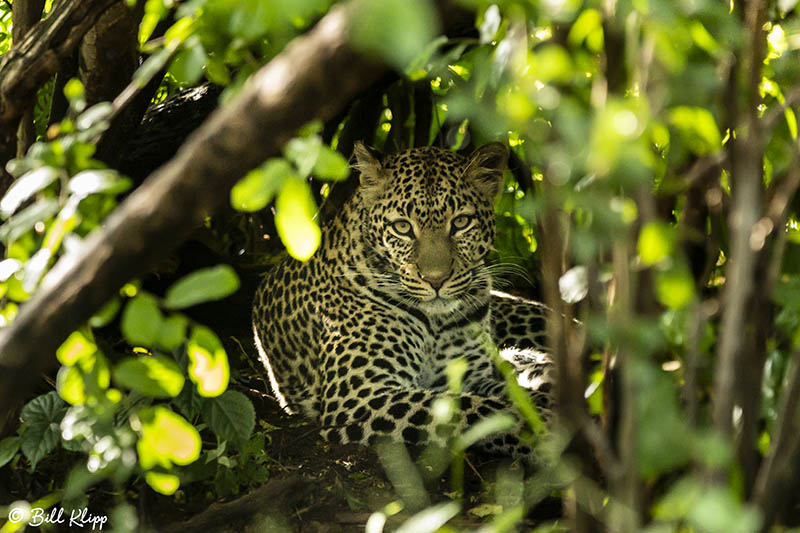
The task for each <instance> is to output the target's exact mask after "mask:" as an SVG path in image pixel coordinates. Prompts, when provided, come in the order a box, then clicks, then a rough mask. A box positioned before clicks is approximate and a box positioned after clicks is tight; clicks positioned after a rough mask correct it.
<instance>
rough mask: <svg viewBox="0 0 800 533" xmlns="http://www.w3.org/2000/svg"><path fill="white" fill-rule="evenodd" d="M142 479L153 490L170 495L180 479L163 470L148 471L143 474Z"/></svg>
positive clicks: (178, 485)
mask: <svg viewBox="0 0 800 533" xmlns="http://www.w3.org/2000/svg"><path fill="white" fill-rule="evenodd" d="M144 480H145V481H146V482H147V484H148V485H150V488H152V489H153V490H154V491H156V492H158V493H160V494H164V495H165V496H171V495H172V494H174V493H175V491H176V490H178V487H180V486H181V480H180V478H179V477H178V476H175V475H173V474H165V473H163V472H148V473H146V474H145V475H144Z"/></svg>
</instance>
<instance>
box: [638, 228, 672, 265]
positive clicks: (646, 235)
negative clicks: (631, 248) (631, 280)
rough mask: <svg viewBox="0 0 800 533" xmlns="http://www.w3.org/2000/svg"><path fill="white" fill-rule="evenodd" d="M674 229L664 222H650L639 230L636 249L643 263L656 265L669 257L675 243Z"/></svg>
mask: <svg viewBox="0 0 800 533" xmlns="http://www.w3.org/2000/svg"><path fill="white" fill-rule="evenodd" d="M673 241H674V239H673V230H672V228H670V227H669V226H668V225H667V224H664V223H663V222H649V223H647V224H646V225H645V226H644V227H643V228H642V231H640V232H639V241H638V243H637V244H636V251H637V253H638V254H639V258H640V259H641V261H642V264H644V265H646V266H651V265H655V264H656V263H660V262H661V261H663V260H664V259H666V258H668V257H669V256H670V254H671V253H672V248H673V245H674V242H673Z"/></svg>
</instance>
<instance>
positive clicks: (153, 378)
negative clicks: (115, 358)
mask: <svg viewBox="0 0 800 533" xmlns="http://www.w3.org/2000/svg"><path fill="white" fill-rule="evenodd" d="M112 374H113V377H114V382H115V383H117V385H120V386H122V387H125V388H127V389H131V390H134V391H136V392H138V393H141V394H144V395H145V396H152V397H153V398H174V397H175V396H177V395H178V394H180V392H181V390H183V383H184V377H183V373H182V372H181V368H180V367H179V366H178V364H177V363H176V362H175V361H173V360H172V359H170V358H168V357H164V356H161V355H152V356H139V357H127V358H125V359H123V360H122V361H120V362H119V363H117V365H116V366H115V367H114V371H113V372H112Z"/></svg>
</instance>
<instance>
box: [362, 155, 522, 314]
mask: <svg viewBox="0 0 800 533" xmlns="http://www.w3.org/2000/svg"><path fill="white" fill-rule="evenodd" d="M355 157H356V164H355V167H356V168H357V169H358V170H359V171H360V179H361V184H360V187H359V195H358V197H359V198H360V200H359V201H360V213H361V221H360V223H361V228H362V231H361V234H362V236H363V239H364V248H365V258H366V263H367V265H368V268H369V271H370V273H371V274H372V280H373V282H374V284H375V286H376V288H377V289H379V290H382V291H384V292H386V293H388V294H390V295H392V296H394V297H396V298H399V299H401V300H402V301H404V302H406V303H407V304H410V305H415V306H417V307H419V308H420V309H422V310H423V311H424V312H426V313H429V314H438V313H451V312H454V311H456V310H458V309H459V308H460V307H461V306H463V305H470V304H477V303H479V302H480V301H482V300H483V299H484V298H485V296H486V294H488V291H489V289H490V283H491V282H490V279H489V276H488V273H487V271H486V269H485V259H486V256H487V254H488V253H489V251H490V250H491V249H492V247H493V245H494V238H495V222H494V200H495V198H496V197H497V195H498V193H499V192H500V190H501V188H502V184H503V170H504V169H505V167H506V163H507V161H508V152H507V150H506V148H505V147H504V146H503V145H502V144H499V143H492V144H487V145H486V146H483V147H482V148H479V149H477V150H476V151H475V152H474V153H473V154H472V155H471V156H470V157H464V156H461V155H458V154H456V153H453V152H450V151H448V150H442V149H439V148H434V147H427V148H415V149H412V150H407V151H405V152H401V153H399V154H395V155H392V156H388V157H386V158H383V159H381V158H380V156H379V155H376V154H375V153H374V152H371V151H370V150H368V149H367V148H366V147H365V146H364V145H362V144H357V145H356V147H355Z"/></svg>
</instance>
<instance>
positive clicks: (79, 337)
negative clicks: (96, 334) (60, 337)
mask: <svg viewBox="0 0 800 533" xmlns="http://www.w3.org/2000/svg"><path fill="white" fill-rule="evenodd" d="M96 350H97V345H96V344H95V343H94V341H92V340H91V339H89V338H88V337H87V336H86V335H85V334H84V333H83V332H82V331H80V330H77V331H73V332H72V334H70V336H69V337H67V340H65V341H64V342H63V343H62V344H61V346H59V348H58V350H56V358H58V362H59V363H61V364H62V365H66V366H72V365H74V364H75V363H77V362H78V360H80V359H81V358H83V357H88V356H90V355H92V354H93V353H94V352H95V351H96Z"/></svg>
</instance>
